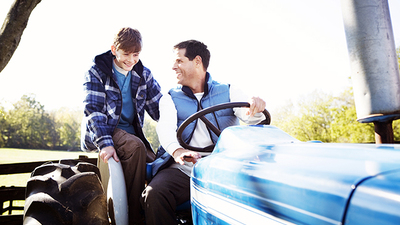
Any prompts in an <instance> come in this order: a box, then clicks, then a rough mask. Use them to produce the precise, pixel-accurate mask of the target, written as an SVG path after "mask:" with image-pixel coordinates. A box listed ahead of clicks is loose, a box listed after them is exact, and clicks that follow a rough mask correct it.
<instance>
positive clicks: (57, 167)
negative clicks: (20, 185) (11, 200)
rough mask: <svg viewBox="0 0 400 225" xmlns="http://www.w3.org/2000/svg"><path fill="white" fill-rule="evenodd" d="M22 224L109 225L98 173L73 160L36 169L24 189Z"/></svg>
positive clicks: (89, 165) (91, 167) (90, 167)
mask: <svg viewBox="0 0 400 225" xmlns="http://www.w3.org/2000/svg"><path fill="white" fill-rule="evenodd" d="M23 224H24V225H28V224H29V225H31V224H84V225H91V224H96V225H97V224H109V221H108V216H107V201H106V196H105V194H104V190H103V187H102V185H101V182H100V172H99V169H98V168H97V167H96V166H95V165H93V164H91V163H85V162H79V161H76V160H61V161H60V162H59V163H50V164H44V165H41V166H39V167H36V169H35V170H34V171H33V172H32V174H31V178H30V179H29V180H28V183H27V186H26V200H25V207H24V222H23Z"/></svg>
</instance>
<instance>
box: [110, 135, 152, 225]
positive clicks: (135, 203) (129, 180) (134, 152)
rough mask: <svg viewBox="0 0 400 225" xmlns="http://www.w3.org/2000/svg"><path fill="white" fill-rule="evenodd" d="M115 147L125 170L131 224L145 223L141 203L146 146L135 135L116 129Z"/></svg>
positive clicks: (144, 176)
mask: <svg viewBox="0 0 400 225" xmlns="http://www.w3.org/2000/svg"><path fill="white" fill-rule="evenodd" d="M113 141H114V147H115V149H116V151H117V155H118V157H119V159H120V161H121V165H122V170H123V171H124V177H125V183H126V191H127V197H128V205H129V224H143V214H142V213H141V211H142V208H141V205H140V197H141V193H142V191H143V189H144V186H145V178H146V153H147V150H146V147H145V145H144V144H143V142H142V141H141V140H140V139H139V138H138V137H136V136H135V135H132V134H129V133H127V132H126V131H124V130H121V129H118V128H117V129H115V131H114V135H113Z"/></svg>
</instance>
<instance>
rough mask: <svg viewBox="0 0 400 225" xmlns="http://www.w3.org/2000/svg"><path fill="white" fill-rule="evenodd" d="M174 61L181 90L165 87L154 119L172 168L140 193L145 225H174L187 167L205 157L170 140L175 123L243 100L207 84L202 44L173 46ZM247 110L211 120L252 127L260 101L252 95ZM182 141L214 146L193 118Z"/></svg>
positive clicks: (185, 190) (184, 195)
mask: <svg viewBox="0 0 400 225" xmlns="http://www.w3.org/2000/svg"><path fill="white" fill-rule="evenodd" d="M174 50H175V56H176V58H175V63H174V66H173V70H174V71H175V72H176V74H177V79H178V84H180V85H181V86H180V87H178V88H175V89H171V90H170V91H169V92H168V95H164V96H163V97H162V98H161V100H160V120H159V122H158V125H157V134H158V137H159V140H160V143H161V145H162V147H163V148H164V149H165V150H166V151H167V152H168V153H169V154H171V156H172V157H173V158H174V160H175V162H177V163H174V164H173V165H171V166H169V167H168V168H166V169H163V170H161V171H159V172H158V173H157V174H156V176H155V177H154V178H153V179H152V181H151V182H150V183H149V184H148V186H147V187H146V189H145V190H144V191H143V194H142V206H143V208H144V210H145V214H146V224H148V225H149V224H174V223H176V221H175V208H176V206H178V205H180V204H182V203H184V202H186V201H188V200H189V199H190V173H191V169H192V167H193V165H194V164H195V163H196V162H197V161H198V160H199V159H200V158H201V157H202V155H203V156H204V155H207V154H209V153H205V152H196V151H191V150H187V149H184V148H182V147H181V146H180V145H179V143H178V141H177V139H176V130H177V128H178V127H179V126H180V124H181V123H182V122H183V121H184V120H185V119H186V118H188V117H189V116H190V115H192V114H193V113H195V112H197V111H198V110H199V109H202V108H207V107H210V106H213V105H216V104H220V103H226V102H231V101H232V102H234V101H243V100H244V99H245V101H247V100H248V99H247V98H246V97H244V96H245V95H243V93H241V92H240V91H239V90H238V89H235V88H234V87H230V85H228V84H222V83H219V82H217V81H214V80H212V78H211V76H210V74H209V73H208V72H207V68H208V65H209V60H210V52H209V50H208V49H207V46H206V45H204V44H203V43H201V42H199V41H195V40H189V41H184V42H181V43H179V44H177V45H175V46H174ZM250 105H251V106H250V108H249V109H245V108H242V109H228V110H224V111H223V112H222V113H216V114H215V115H216V116H214V117H213V118H214V119H211V122H213V123H214V124H217V125H218V126H219V128H220V129H221V130H223V129H224V128H226V127H228V126H231V125H238V124H239V121H238V119H237V117H239V118H241V119H242V120H243V121H245V122H247V123H258V122H260V121H262V120H263V119H265V117H264V115H263V114H262V113H260V112H262V111H263V110H264V108H265V102H264V101H263V100H262V99H260V98H258V97H253V98H252V99H251V100H250ZM182 138H183V140H187V141H189V144H190V145H191V146H194V147H205V146H208V145H210V144H212V143H215V142H216V139H217V138H216V137H215V136H212V135H211V134H210V132H209V131H208V129H207V128H206V126H205V124H204V123H203V122H202V121H201V120H198V121H197V122H194V123H192V124H191V125H189V126H188V127H187V128H186V129H185V131H184V132H183V133H182Z"/></svg>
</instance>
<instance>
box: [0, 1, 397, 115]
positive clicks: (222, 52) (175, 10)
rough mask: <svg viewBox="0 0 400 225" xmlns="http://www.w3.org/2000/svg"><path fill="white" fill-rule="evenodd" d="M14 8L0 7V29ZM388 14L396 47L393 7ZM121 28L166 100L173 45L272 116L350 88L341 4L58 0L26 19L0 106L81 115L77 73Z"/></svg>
mask: <svg viewBox="0 0 400 225" xmlns="http://www.w3.org/2000/svg"><path fill="white" fill-rule="evenodd" d="M13 1H14V0H1V1H0V20H1V21H3V20H4V17H5V16H6V14H7V12H8V10H9V8H10V6H11V4H12V2H13ZM389 7H390V10H391V18H392V26H393V28H394V36H395V45H396V46H399V45H400V1H398V0H389ZM123 26H130V27H133V28H137V29H138V30H139V31H140V32H141V33H142V36H143V41H144V47H143V50H142V53H141V56H140V57H141V60H142V62H143V63H144V65H145V66H146V67H148V68H150V70H151V71H152V72H153V75H154V77H155V78H156V79H157V80H158V81H159V83H160V84H161V86H162V89H163V91H164V92H166V91H168V90H169V89H170V88H171V87H174V86H175V84H176V76H175V74H174V72H173V71H172V69H171V68H172V62H173V61H172V57H173V54H172V47H173V46H174V45H175V44H177V43H178V42H180V41H184V40H188V39H197V40H199V41H202V42H204V43H205V44H206V45H208V47H209V49H210V51H211V62H210V67H209V70H208V71H209V72H210V74H211V76H212V77H213V78H214V79H216V80H219V81H224V82H228V83H231V84H235V85H240V87H242V89H244V90H245V91H246V92H249V94H250V95H259V96H260V97H262V98H263V99H264V100H265V101H266V102H267V109H269V111H270V112H271V113H274V110H276V109H277V108H279V107H280V106H282V105H284V103H286V102H287V101H288V100H292V101H294V102H296V100H298V99H299V98H300V97H301V96H304V95H306V94H308V93H311V92H312V91H314V90H322V91H324V92H326V93H333V94H336V93H339V92H342V91H343V90H344V89H345V88H346V87H348V86H350V85H351V82H350V81H349V79H348V77H350V67H349V61H348V54H347V46H346V40H345V34H344V27H343V19H342V14H341V5H340V0H323V1H321V0H301V1H299V0H247V1H239V0H202V1H191V0H170V1H165V0H153V1H151V0H146V1H126V0H125V1H122V0H114V1H103V0H85V1H81V0H69V1H60V0H59V1H42V2H41V3H39V4H38V5H37V7H36V8H35V9H34V11H33V13H32V14H31V17H30V19H29V23H28V26H27V28H26V29H25V32H24V34H23V36H22V41H21V43H20V44H19V47H18V49H17V51H16V52H15V54H14V56H13V57H12V59H11V61H10V62H9V63H8V65H7V67H6V68H5V69H4V70H3V71H2V72H1V73H0V84H1V86H0V101H1V102H2V103H13V102H16V101H18V100H19V99H20V98H21V96H22V95H23V94H28V93H33V94H35V95H36V100H37V101H39V102H40V103H41V104H42V105H44V106H45V108H46V109H49V110H51V109H58V108H60V107H64V106H65V107H73V108H79V107H80V108H81V107H82V99H83V96H82V94H83V92H82V81H83V75H84V73H85V72H86V71H87V70H88V69H89V67H90V65H91V63H92V60H93V58H94V56H95V55H97V54H100V53H103V52H105V51H107V50H109V49H110V46H111V44H112V39H113V36H114V34H115V33H116V32H117V31H118V30H119V28H121V27H123Z"/></svg>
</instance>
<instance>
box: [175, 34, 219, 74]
mask: <svg viewBox="0 0 400 225" xmlns="http://www.w3.org/2000/svg"><path fill="white" fill-rule="evenodd" d="M174 48H176V49H186V53H185V57H187V58H188V59H189V60H190V61H192V60H193V59H194V58H196V56H200V57H201V60H202V62H203V67H204V70H205V71H207V68H208V65H209V64H210V56H211V55H210V51H208V49H207V45H205V44H204V43H203V42H200V41H196V40H188V41H183V42H181V43H179V44H177V45H175V46H174Z"/></svg>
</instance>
